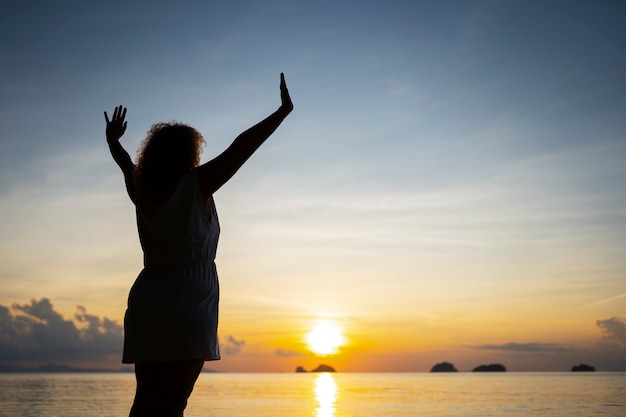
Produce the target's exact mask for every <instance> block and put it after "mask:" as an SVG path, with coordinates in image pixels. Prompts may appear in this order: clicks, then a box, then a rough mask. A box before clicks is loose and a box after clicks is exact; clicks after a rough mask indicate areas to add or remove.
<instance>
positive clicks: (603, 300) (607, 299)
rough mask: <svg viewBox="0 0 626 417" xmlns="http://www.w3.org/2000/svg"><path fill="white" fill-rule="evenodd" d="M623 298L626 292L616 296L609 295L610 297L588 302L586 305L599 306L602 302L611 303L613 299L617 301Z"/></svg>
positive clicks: (625, 296)
mask: <svg viewBox="0 0 626 417" xmlns="http://www.w3.org/2000/svg"><path fill="white" fill-rule="evenodd" d="M622 298H626V292H625V293H623V294H620V295H616V296H614V297H609V298H604V299H602V300H599V301H595V302H593V303H591V304H587V305H586V306H585V307H593V306H597V305H600V304H605V303H610V302H612V301H617V300H621V299H622Z"/></svg>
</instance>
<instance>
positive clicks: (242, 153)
mask: <svg viewBox="0 0 626 417" xmlns="http://www.w3.org/2000/svg"><path fill="white" fill-rule="evenodd" d="M280 98H281V105H280V107H279V108H278V110H276V111H275V112H274V113H272V114H271V115H269V116H268V117H267V118H266V119H264V120H262V121H261V122H259V123H257V124H256V125H254V126H252V127H251V128H250V129H248V130H246V131H245V132H243V133H241V134H240V135H239V136H237V138H236V139H235V140H234V141H233V143H232V144H231V145H230V146H229V147H228V148H227V149H226V150H225V151H224V152H222V153H221V154H220V155H219V156H217V157H215V158H214V159H212V160H211V161H209V162H207V163H205V164H203V165H201V166H200V167H199V168H198V179H199V182H200V189H201V191H202V194H203V196H204V197H208V196H209V195H211V194H213V193H214V192H215V191H217V190H218V189H219V188H220V187H221V186H222V185H224V184H225V183H226V182H227V181H228V180H229V179H230V178H231V177H232V176H233V175H235V173H236V172H237V171H238V170H239V168H241V166H242V165H243V164H244V163H245V162H246V161H247V160H248V158H250V156H252V154H253V153H254V152H255V151H256V150H257V149H258V148H259V146H261V145H262V144H263V142H265V140H266V139H267V138H269V137H270V136H271V134H272V133H274V131H275V130H276V129H277V128H278V126H280V124H281V123H282V121H283V120H284V119H285V118H286V117H287V115H288V114H289V113H291V111H292V110H293V103H292V102H291V98H290V97H289V90H287V84H286V83H285V75H284V74H282V73H281V74H280Z"/></svg>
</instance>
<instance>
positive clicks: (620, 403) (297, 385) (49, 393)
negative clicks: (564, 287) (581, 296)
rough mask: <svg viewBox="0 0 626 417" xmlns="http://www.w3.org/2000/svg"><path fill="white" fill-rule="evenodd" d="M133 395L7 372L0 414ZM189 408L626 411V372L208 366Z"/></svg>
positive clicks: (332, 414) (42, 412) (96, 405)
mask: <svg viewBox="0 0 626 417" xmlns="http://www.w3.org/2000/svg"><path fill="white" fill-rule="evenodd" d="M133 394H134V376H133V374H0V416H1V417H31V416H32V417H35V416H41V417H44V416H45V417H57V416H58V417H72V416H81V417H96V416H98V417H107V416H119V417H122V416H127V415H128V409H129V407H130V404H131V402H132V398H133ZM185 416H186V417H200V416H214V417H218V416H219V417H244V416H245V417H249V416H255V417H266V416H267V417H269V416H272V417H274V416H289V417H301V416H302V417H304V416H306V417H377V416H441V417H450V416H477V417H478V416H480V417H485V416H568V417H571V416H585V417H588V416H616V417H624V416H626V373H600V372H596V373H513V372H510V373H504V374H497V373H496V374H473V373H458V374H428V373H424V374H209V373H205V374H202V375H201V376H200V379H199V380H198V383H197V384H196V388H195V390H194V393H193V394H192V396H191V399H190V401H189V406H188V408H187V412H186V413H185Z"/></svg>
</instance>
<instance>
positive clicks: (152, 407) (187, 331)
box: [104, 74, 293, 417]
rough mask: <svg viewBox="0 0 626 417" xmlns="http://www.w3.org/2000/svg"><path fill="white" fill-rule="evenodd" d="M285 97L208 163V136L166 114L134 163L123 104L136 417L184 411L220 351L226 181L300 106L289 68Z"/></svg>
mask: <svg viewBox="0 0 626 417" xmlns="http://www.w3.org/2000/svg"><path fill="white" fill-rule="evenodd" d="M280 96H281V101H282V104H281V106H280V107H279V109H278V110H277V111H275V112H274V113H272V114H271V115H270V116H269V117H267V118H266V119H265V120H263V121H261V122H260V123H258V124H257V125H255V126H253V127H251V128H250V129H248V130H246V131H245V132H243V133H242V134H240V135H239V136H238V137H237V138H236V139H235V140H234V141H233V143H232V144H231V145H230V146H229V147H228V148H227V149H226V150H225V151H224V152H223V153H221V154H220V155H219V156H217V157H216V158H215V159H213V160H211V161H209V162H207V163H205V164H203V165H200V166H198V164H199V162H200V153H201V152H202V147H203V145H204V143H205V142H204V139H203V138H202V135H200V133H199V132H198V131H196V130H195V129H193V128H191V127H189V126H186V125H184V124H181V123H157V124H155V125H153V126H152V128H151V129H150V131H149V132H148V136H147V137H146V139H145V140H144V141H143V142H142V144H141V147H140V149H139V151H138V155H137V164H136V165H135V164H133V162H132V160H131V158H130V157H129V155H128V153H127V152H126V151H125V150H124V148H123V147H122V145H121V144H120V142H119V139H120V138H121V137H122V135H123V134H124V132H125V130H126V124H127V122H126V121H125V118H126V108H122V106H118V107H116V108H115V111H114V112H113V116H112V118H111V119H110V120H109V116H108V115H107V113H106V112H105V113H104V117H105V119H106V137H107V143H108V144H109V148H110V150H111V154H112V155H113V159H114V160H115V162H116V163H117V164H118V165H119V167H120V168H121V169H122V172H123V173H124V180H125V182H126V190H127V191H128V195H129V197H130V199H131V200H132V201H133V203H134V204H135V207H136V213H137V228H138V231H139V239H140V241H141V246H142V249H143V253H144V268H143V270H142V271H141V273H140V274H139V276H138V277H137V280H136V281H135V283H134V284H133V286H132V288H131V290H130V294H129V296H128V308H127V310H126V315H125V317H124V355H123V359H122V362H124V363H134V364H135V375H136V378H137V391H136V394H135V400H134V403H133V406H132V408H131V411H130V416H131V417H142V416H150V417H155V416H163V417H170V416H172V417H173V416H182V415H183V410H184V409H185V407H186V405H187V399H188V398H189V395H190V394H191V391H192V389H193V385H194V383H195V382H196V379H197V378H198V375H199V374H200V371H201V370H202V366H203V364H204V361H210V360H218V359H220V352H219V346H218V340H217V322H218V301H219V284H218V279H217V271H216V269H215V263H214V259H215V252H216V249H217V240H218V237H219V232H220V227H219V222H218V218H217V212H216V210H215V204H214V201H213V193H214V192H215V191H217V190H218V189H219V188H220V187H221V186H222V185H224V184H225V183H226V182H227V181H228V180H229V179H230V178H231V177H232V176H233V175H234V174H235V172H237V170H238V169H239V168H240V167H241V166H242V165H243V163H244V162H245V161H246V160H247V159H248V158H249V157H250V156H251V155H252V154H253V153H254V152H255V151H256V150H257V148H258V147H259V146H260V145H261V144H262V143H263V142H264V141H265V140H266V139H267V138H268V137H269V136H270V135H271V134H272V133H273V132H274V131H275V130H276V128H278V126H279V125H280V124H281V122H282V121H283V120H284V119H285V117H286V116H287V115H288V114H289V113H290V112H291V111H292V110H293V104H292V103H291V99H290V98H289V92H288V91H287V86H286V84H285V78H284V75H283V74H281V77H280Z"/></svg>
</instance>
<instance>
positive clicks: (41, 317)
mask: <svg viewBox="0 0 626 417" xmlns="http://www.w3.org/2000/svg"><path fill="white" fill-rule="evenodd" d="M122 340H123V327H122V325H121V324H119V323H117V322H116V321H114V320H110V319H108V318H107V317H103V318H100V317H98V316H94V315H92V314H88V313H87V310H86V309H85V308H84V307H82V306H78V307H77V308H76V313H75V314H74V320H66V319H64V318H63V317H62V316H61V315H60V314H59V313H57V312H56V311H54V307H53V305H52V303H51V302H50V300H48V299H47V298H42V299H41V300H39V301H37V300H31V302H30V304H24V305H20V304H13V305H12V306H11V308H7V307H5V306H0V363H3V364H7V363H48V362H64V363H66V362H77V361H78V362H87V361H99V360H102V359H103V357H109V356H118V357H121V353H122Z"/></svg>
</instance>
